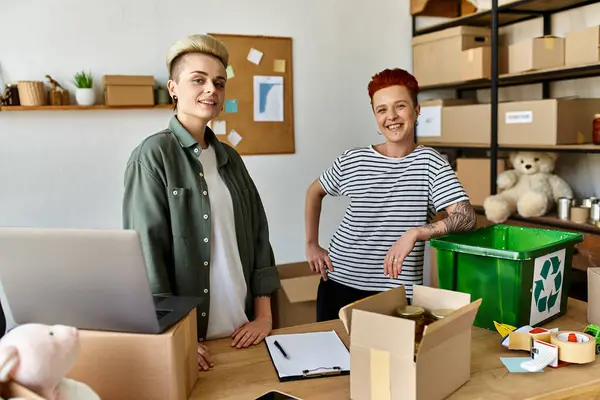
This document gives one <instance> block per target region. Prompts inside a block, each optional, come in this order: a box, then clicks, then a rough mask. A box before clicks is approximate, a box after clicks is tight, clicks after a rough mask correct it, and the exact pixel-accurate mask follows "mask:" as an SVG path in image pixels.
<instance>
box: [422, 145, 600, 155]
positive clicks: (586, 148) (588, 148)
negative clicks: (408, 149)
mask: <svg viewBox="0 0 600 400" xmlns="http://www.w3.org/2000/svg"><path fill="white" fill-rule="evenodd" d="M418 144H420V145H423V146H429V147H433V148H440V149H457V150H460V149H480V150H489V149H490V146H489V145H487V144H474V143H439V142H419V143H418ZM498 150H500V151H526V150H529V151H548V152H553V153H554V152H556V153H600V145H595V144H591V143H590V144H562V145H534V144H517V145H499V146H498Z"/></svg>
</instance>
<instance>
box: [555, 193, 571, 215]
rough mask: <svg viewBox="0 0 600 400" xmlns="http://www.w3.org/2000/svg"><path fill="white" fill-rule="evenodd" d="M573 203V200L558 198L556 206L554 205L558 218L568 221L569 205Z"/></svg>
mask: <svg viewBox="0 0 600 400" xmlns="http://www.w3.org/2000/svg"><path fill="white" fill-rule="evenodd" d="M572 202H573V199H571V198H570V197H559V198H558V200H557V202H556V203H557V204H556V208H557V214H558V218H559V219H562V220H565V221H568V220H569V218H570V217H571V204H572Z"/></svg>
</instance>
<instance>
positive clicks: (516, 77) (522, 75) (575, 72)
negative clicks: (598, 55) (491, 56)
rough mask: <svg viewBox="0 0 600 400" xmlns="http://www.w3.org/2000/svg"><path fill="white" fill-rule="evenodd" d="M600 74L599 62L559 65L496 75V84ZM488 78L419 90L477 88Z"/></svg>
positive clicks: (489, 85)
mask: <svg viewBox="0 0 600 400" xmlns="http://www.w3.org/2000/svg"><path fill="white" fill-rule="evenodd" d="M594 76H600V63H594V64H585V65H577V66H561V67H558V68H551V69H544V70H535V71H526V72H519V73H513V74H503V75H499V76H498V86H518V85H531V84H535V83H543V82H554V81H559V80H565V79H582V78H590V77H594ZM491 85H492V81H491V80H490V79H476V80H471V81H459V82H448V83H441V84H437V85H427V86H423V87H421V88H420V89H421V90H443V89H459V90H477V89H487V88H489V87H491Z"/></svg>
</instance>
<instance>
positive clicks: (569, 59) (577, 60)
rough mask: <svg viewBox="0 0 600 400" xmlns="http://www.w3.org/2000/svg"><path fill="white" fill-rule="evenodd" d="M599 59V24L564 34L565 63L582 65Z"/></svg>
mask: <svg viewBox="0 0 600 400" xmlns="http://www.w3.org/2000/svg"><path fill="white" fill-rule="evenodd" d="M599 61H600V26H592V27H590V28H585V29H578V30H576V31H572V32H569V33H567V34H566V35H565V64H566V65H570V66H574V65H584V64H594V63H597V62H599Z"/></svg>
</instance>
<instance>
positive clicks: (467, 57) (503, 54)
mask: <svg viewBox="0 0 600 400" xmlns="http://www.w3.org/2000/svg"><path fill="white" fill-rule="evenodd" d="M460 69H461V80H463V81H470V80H476V79H491V77H492V48H491V47H488V46H486V47H475V48H473V49H468V50H465V51H463V52H462V57H461V67H460ZM506 73H508V48H507V47H505V46H502V47H499V48H498V74H499V75H502V74H506Z"/></svg>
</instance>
